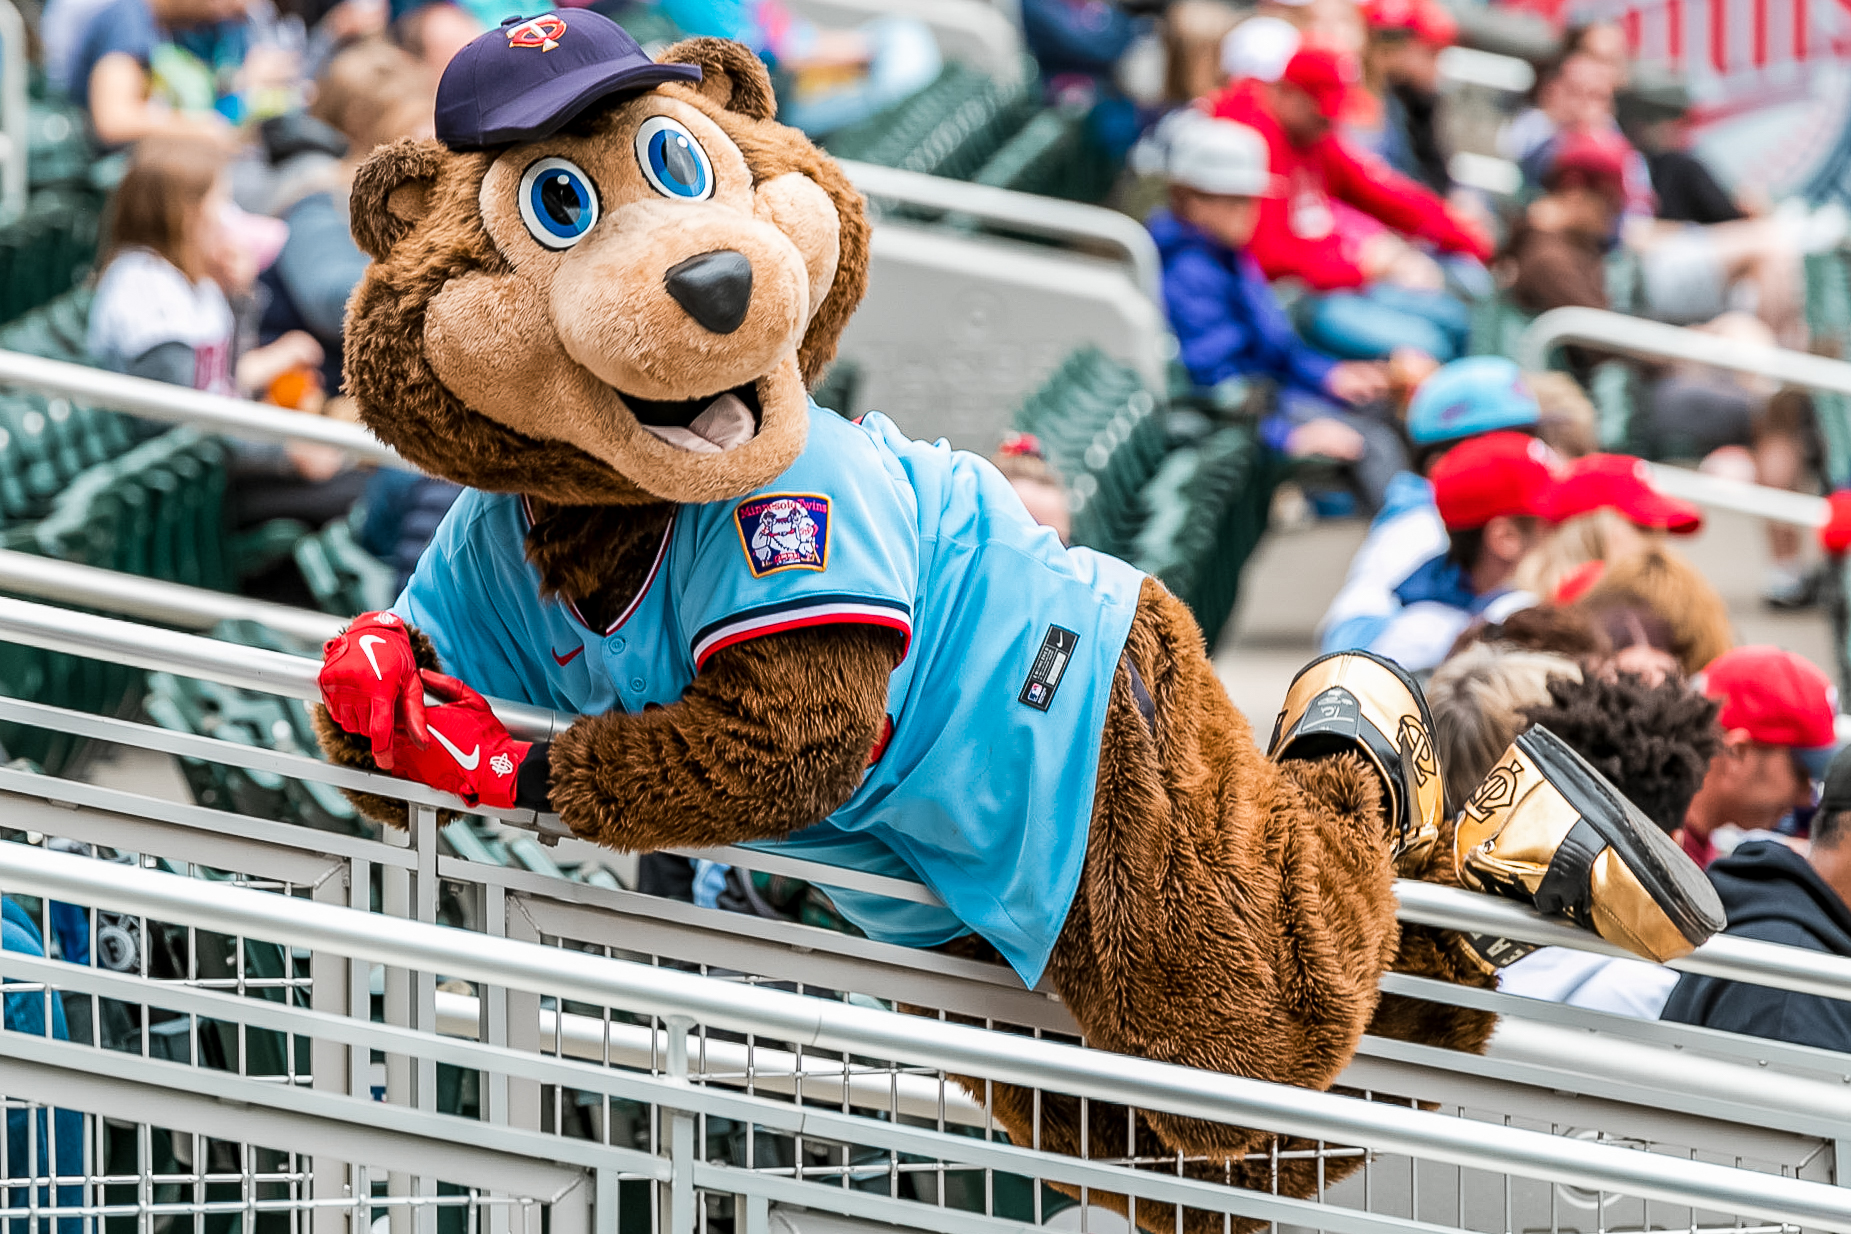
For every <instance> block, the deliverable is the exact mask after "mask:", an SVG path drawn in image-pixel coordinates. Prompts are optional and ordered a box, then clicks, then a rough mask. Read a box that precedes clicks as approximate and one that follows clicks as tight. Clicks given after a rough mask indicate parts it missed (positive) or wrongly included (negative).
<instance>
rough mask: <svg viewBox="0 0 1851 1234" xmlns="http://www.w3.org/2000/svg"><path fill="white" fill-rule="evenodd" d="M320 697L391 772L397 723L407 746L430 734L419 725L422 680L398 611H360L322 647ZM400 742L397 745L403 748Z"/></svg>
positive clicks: (422, 724) (422, 717)
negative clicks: (370, 745)
mask: <svg viewBox="0 0 1851 1234" xmlns="http://www.w3.org/2000/svg"><path fill="white" fill-rule="evenodd" d="M320 682H321V697H322V700H323V701H324V702H326V703H327V704H328V713H329V714H330V715H332V716H333V717H334V722H335V723H336V724H338V725H340V726H341V727H342V728H344V729H346V730H347V731H348V732H350V733H352V734H354V735H355V736H356V737H367V738H370V739H371V740H372V743H373V761H374V762H376V763H378V764H379V766H380V768H381V769H382V770H386V771H390V770H391V769H392V766H393V758H394V754H395V753H396V749H397V748H398V747H395V745H394V743H393V732H394V730H395V729H396V728H397V727H398V723H399V721H401V720H402V721H403V722H404V727H405V728H406V729H407V730H408V731H409V732H410V734H411V744H413V745H418V746H422V745H424V744H426V743H427V742H428V741H429V740H430V738H429V737H428V736H426V734H425V728H424V683H423V682H422V681H420V680H418V662H417V659H416V658H415V657H414V656H413V655H412V654H411V638H410V636H408V635H407V634H406V633H405V623H404V621H403V620H401V619H400V618H399V616H398V614H397V613H362V614H361V615H360V616H358V617H356V618H354V622H353V624H352V625H350V626H348V627H347V629H346V631H345V632H344V633H342V634H340V635H338V636H337V637H335V638H331V639H329V640H328V641H327V643H325V644H324V645H323V646H322V649H321V677H320ZM403 744H404V743H400V745H401V746H402V745H403Z"/></svg>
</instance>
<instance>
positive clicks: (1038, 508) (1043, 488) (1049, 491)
mask: <svg viewBox="0 0 1851 1234" xmlns="http://www.w3.org/2000/svg"><path fill="white" fill-rule="evenodd" d="M990 462H992V463H994V464H995V465H996V469H997V470H998V471H1000V472H1002V473H1003V479H1005V480H1007V481H1009V487H1010V488H1013V489H1014V490H1015V491H1016V496H1018V497H1020V498H1021V499H1022V504H1023V506H1025V507H1026V508H1027V509H1028V515H1029V517H1030V518H1032V519H1034V520H1035V521H1036V522H1037V523H1040V524H1041V525H1042V526H1043V527H1049V528H1052V529H1053V530H1054V532H1055V534H1057V535H1059V536H1060V542H1061V543H1062V544H1067V543H1069V542H1070V541H1071V540H1072V539H1073V515H1072V514H1071V512H1070V510H1069V506H1068V501H1067V485H1066V484H1065V483H1064V482H1063V481H1062V480H1061V478H1060V472H1058V471H1056V470H1055V469H1054V464H1052V463H1050V462H1048V456H1047V453H1046V451H1044V450H1043V449H1042V448H1041V442H1040V441H1039V440H1038V439H1037V438H1036V437H1035V435H1034V434H1033V433H1005V434H1004V435H1003V442H1002V444H1001V445H1000V446H998V447H997V448H996V453H995V454H993V455H991V456H990Z"/></svg>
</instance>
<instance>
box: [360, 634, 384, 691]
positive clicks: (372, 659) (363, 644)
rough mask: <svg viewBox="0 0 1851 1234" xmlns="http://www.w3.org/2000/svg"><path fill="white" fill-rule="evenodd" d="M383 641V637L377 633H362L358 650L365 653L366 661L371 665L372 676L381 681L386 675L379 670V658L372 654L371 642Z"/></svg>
mask: <svg viewBox="0 0 1851 1234" xmlns="http://www.w3.org/2000/svg"><path fill="white" fill-rule="evenodd" d="M385 641H386V640H385V639H383V638H381V637H379V635H377V634H362V635H361V636H360V650H361V651H363V652H365V653H366V662H367V663H368V664H370V665H372V666H373V676H375V677H377V678H379V679H380V680H381V681H384V680H385V679H386V675H385V674H384V673H382V672H380V671H379V659H378V657H376V656H374V655H373V644H374V643H383V642H385Z"/></svg>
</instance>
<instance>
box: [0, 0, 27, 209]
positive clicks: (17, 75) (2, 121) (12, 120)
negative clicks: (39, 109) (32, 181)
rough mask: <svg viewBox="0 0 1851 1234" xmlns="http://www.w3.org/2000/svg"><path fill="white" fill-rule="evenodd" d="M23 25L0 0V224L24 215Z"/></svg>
mask: <svg viewBox="0 0 1851 1234" xmlns="http://www.w3.org/2000/svg"><path fill="white" fill-rule="evenodd" d="M30 75H31V67H30V66H29V65H28V64H27V62H26V21H25V18H23V17H21V16H20V15H19V6H17V5H16V4H14V3H13V0H0V139H3V140H4V141H5V143H6V148H5V149H4V150H0V222H5V221H9V220H12V219H16V218H18V217H19V216H20V215H22V214H24V213H25V212H26V190H27V187H28V183H29V182H28V180H27V176H26V159H27V157H28V154H29V152H30V150H31V145H32V137H31V111H30V104H29V103H28V102H27V99H26V79H27V78H28V77H29V76H30Z"/></svg>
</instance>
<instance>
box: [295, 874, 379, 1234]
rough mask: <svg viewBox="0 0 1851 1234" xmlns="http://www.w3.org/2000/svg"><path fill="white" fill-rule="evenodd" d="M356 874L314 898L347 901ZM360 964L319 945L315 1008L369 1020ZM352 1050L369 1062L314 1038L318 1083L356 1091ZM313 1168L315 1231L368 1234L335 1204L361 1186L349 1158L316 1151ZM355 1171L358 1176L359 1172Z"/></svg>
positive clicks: (313, 977) (324, 886) (312, 964)
mask: <svg viewBox="0 0 1851 1234" xmlns="http://www.w3.org/2000/svg"><path fill="white" fill-rule="evenodd" d="M352 877H353V875H352V872H351V870H348V869H343V870H342V871H340V873H339V874H338V875H333V876H330V877H328V878H325V879H323V880H322V881H321V882H319V883H317V884H316V885H315V889H314V892H313V896H314V899H315V900H316V902H318V903H322V904H334V905H340V904H342V903H345V902H346V901H347V900H348V897H349V894H350V893H349V890H348V888H349V884H350V881H351V879H352ZM356 967H358V968H364V965H355V964H352V963H351V962H350V961H349V960H347V959H346V958H345V957H344V956H339V955H336V954H334V953H333V952H331V951H328V950H326V949H325V948H321V947H317V948H316V949H315V951H314V953H313V954H312V955H311V956H310V957H309V978H310V985H309V1006H310V1008H311V1009H313V1010H315V1011H325V1012H327V1013H329V1014H331V1015H346V1016H355V1017H357V1018H359V1019H363V1020H364V1019H369V1018H370V1016H369V1014H368V1008H367V1007H366V1005H365V1004H364V1003H362V1004H361V1005H360V1006H359V1007H357V1008H356V1007H355V1006H354V1005H353V1002H352V995H353V990H352V981H351V976H350V969H352V968H356ZM350 1052H351V1053H356V1054H359V1055H361V1059H360V1063H361V1065H362V1066H363V1067H364V1066H365V1063H366V1058H365V1055H366V1051H364V1050H353V1051H350V1050H349V1048H348V1047H347V1046H344V1045H342V1044H341V1043H340V1042H338V1041H328V1040H326V1039H325V1038H322V1037H315V1038H312V1039H311V1046H310V1063H309V1066H310V1070H311V1073H312V1077H313V1078H312V1083H313V1084H314V1087H315V1088H317V1089H319V1090H321V1091H324V1092H334V1093H343V1094H350V1095H354V1094H353V1087H352V1083H353V1069H352V1063H351V1062H350V1060H349V1058H348V1055H349V1053H350ZM363 1091H364V1090H362V1092H363ZM309 1169H310V1171H311V1173H312V1177H311V1180H310V1184H309V1196H310V1198H311V1199H313V1200H315V1201H317V1202H318V1204H317V1207H316V1208H315V1209H314V1210H313V1212H312V1213H311V1215H310V1218H309V1231H310V1234H365V1232H364V1231H359V1230H355V1231H351V1232H349V1231H347V1230H346V1228H345V1227H346V1224H347V1220H346V1219H347V1212H346V1210H344V1209H342V1208H340V1207H337V1206H335V1205H334V1204H333V1201H334V1200H335V1199H337V1198H339V1197H341V1196H343V1195H348V1194H351V1193H350V1192H349V1190H348V1188H350V1187H352V1186H356V1185H357V1182H358V1179H357V1177H353V1178H350V1174H349V1169H350V1167H349V1165H348V1163H347V1162H345V1161H340V1160H337V1159H335V1158H333V1157H327V1156H317V1157H312V1158H310V1159H309ZM354 1173H355V1175H357V1171H355V1172H354Z"/></svg>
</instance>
